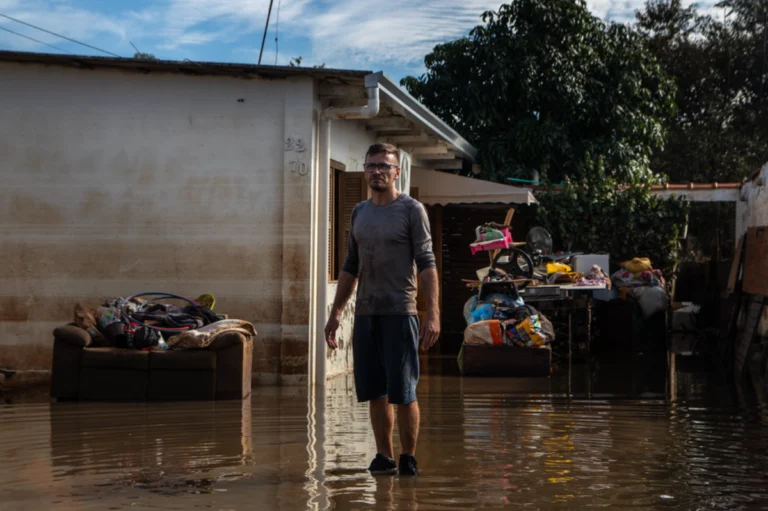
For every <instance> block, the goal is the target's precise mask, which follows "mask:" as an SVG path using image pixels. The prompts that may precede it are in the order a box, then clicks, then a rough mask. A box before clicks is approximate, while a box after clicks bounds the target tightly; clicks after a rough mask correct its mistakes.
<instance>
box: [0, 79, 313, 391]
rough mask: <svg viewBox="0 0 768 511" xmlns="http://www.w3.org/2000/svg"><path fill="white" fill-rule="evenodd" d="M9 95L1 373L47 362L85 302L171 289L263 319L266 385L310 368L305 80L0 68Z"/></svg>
mask: <svg viewBox="0 0 768 511" xmlns="http://www.w3.org/2000/svg"><path fill="white" fill-rule="evenodd" d="M0 90H2V91H3V93H2V95H0V111H2V116H1V117H0V155H2V157H1V158H0V176H2V182H3V186H2V187H0V224H2V233H3V236H2V238H0V260H2V261H3V264H2V265H0V367H12V368H19V369H30V368H42V369H48V368H50V362H51V346H52V336H51V332H52V330H53V328H54V327H56V326H58V325H61V324H63V323H66V322H69V321H72V318H73V307H74V305H75V303H77V302H80V303H82V304H83V305H86V306H91V307H95V306H98V305H99V304H100V302H101V300H102V299H103V298H105V297H109V296H118V295H119V296H126V295H129V294H131V293H137V292H142V291H167V292H171V293H177V294H181V295H186V296H189V297H192V298H194V297H196V296H197V295H199V294H200V293H212V294H214V295H215V296H216V308H215V309H216V311H218V312H222V313H228V314H229V317H231V318H242V319H247V320H249V321H252V322H253V323H254V324H255V326H256V329H257V330H258V332H259V335H258V337H257V338H256V342H255V350H254V351H255V355H254V372H255V373H256V375H257V382H258V381H259V378H261V379H262V380H263V381H265V382H267V381H271V382H277V381H280V378H281V375H283V376H287V377H288V378H289V379H290V377H292V376H295V375H299V376H298V379H301V376H300V375H301V374H306V365H307V359H306V355H307V341H308V338H309V333H308V327H307V323H308V310H309V306H308V302H309V300H308V298H309V259H310V257H309V254H310V252H309V251H310V243H309V237H310V228H309V225H310V222H309V216H310V198H311V195H310V194H311V187H310V179H309V178H308V177H307V176H302V175H299V173H296V172H291V171H292V170H294V169H292V168H291V164H290V161H292V160H295V159H296V156H297V155H298V156H301V157H303V158H305V159H307V163H308V165H310V166H311V164H312V160H311V158H312V155H313V149H314V147H313V142H312V141H313V131H312V126H313V125H312V105H313V101H314V89H313V83H312V81H311V80H310V79H308V78H295V79H290V80H241V79H236V78H229V77H191V76H184V75H178V74H165V75H163V74H147V75H143V74H138V73H128V72H119V71H93V70H74V69H69V68H62V67H55V66H51V67H43V66H38V65H22V64H0ZM287 136H290V137H294V138H302V139H303V140H304V141H305V143H306V144H307V146H308V147H307V151H306V153H304V154H303V155H302V154H299V153H296V152H294V153H291V154H289V153H288V151H287V150H286V147H285V138H286V137H287ZM310 168H311V167H310Z"/></svg>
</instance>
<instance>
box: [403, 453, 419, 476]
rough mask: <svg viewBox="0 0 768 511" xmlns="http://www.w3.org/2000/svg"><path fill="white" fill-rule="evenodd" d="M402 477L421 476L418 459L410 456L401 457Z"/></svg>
mask: <svg viewBox="0 0 768 511" xmlns="http://www.w3.org/2000/svg"><path fill="white" fill-rule="evenodd" d="M400 475H401V476H416V475H419V470H418V469H417V468H416V458H415V457H414V456H411V455H410V454H401V455H400Z"/></svg>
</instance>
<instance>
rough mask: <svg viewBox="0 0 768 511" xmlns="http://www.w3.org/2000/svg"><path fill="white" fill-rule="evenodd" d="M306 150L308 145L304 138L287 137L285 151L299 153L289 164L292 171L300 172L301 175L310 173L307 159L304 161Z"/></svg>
mask: <svg viewBox="0 0 768 511" xmlns="http://www.w3.org/2000/svg"><path fill="white" fill-rule="evenodd" d="M306 150H307V146H306V144H305V142H304V139H303V138H301V137H297V138H294V137H286V139H285V152H287V153H292V152H295V153H298V154H297V155H296V159H293V160H290V161H289V162H288V164H289V165H290V168H291V172H294V173H298V174H299V175H300V176H306V175H307V174H309V166H308V165H307V163H306V161H304V153H305V152H306Z"/></svg>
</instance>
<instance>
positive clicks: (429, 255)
mask: <svg viewBox="0 0 768 511" xmlns="http://www.w3.org/2000/svg"><path fill="white" fill-rule="evenodd" d="M410 228H411V248H412V250H413V258H414V260H415V261H416V268H417V269H418V271H419V279H420V281H421V291H422V292H423V293H424V296H425V297H426V299H427V316H426V317H425V318H424V323H423V324H422V325H421V332H419V344H420V346H421V349H422V351H427V350H428V349H429V348H431V347H432V346H434V344H435V343H436V342H437V338H438V337H439V336H440V308H439V307H438V304H437V302H438V295H439V289H438V285H437V278H438V277H437V269H436V265H435V254H434V253H433V252H432V234H431V233H430V229H429V217H427V211H426V210H425V209H424V206H422V205H421V204H418V205H417V207H415V208H413V210H411V218H410Z"/></svg>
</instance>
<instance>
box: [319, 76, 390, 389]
mask: <svg viewBox="0 0 768 511" xmlns="http://www.w3.org/2000/svg"><path fill="white" fill-rule="evenodd" d="M366 91H367V94H368V104H367V105H365V106H362V107H346V108H328V109H326V110H325V111H324V112H323V113H322V115H321V116H320V120H319V123H320V130H319V131H320V133H319V137H318V138H319V141H318V144H319V146H320V155H319V157H318V174H319V175H318V179H319V182H318V188H317V190H318V198H317V203H318V204H319V205H320V211H318V215H317V219H318V224H317V226H316V227H317V246H316V247H315V253H316V254H317V257H316V261H317V269H316V272H315V276H316V279H317V281H316V282H317V285H316V291H315V293H316V299H317V305H316V307H317V308H316V309H315V336H314V337H315V346H314V380H315V381H314V382H313V383H314V384H315V385H321V386H324V385H325V377H326V376H325V375H326V366H325V360H326V358H325V357H326V349H327V348H326V345H325V323H326V321H327V320H328V245H329V244H330V239H329V237H328V223H329V221H330V218H329V215H328V202H329V201H330V200H331V188H330V177H331V175H330V171H331V167H330V163H331V120H346V119H371V118H373V117H376V116H377V115H378V114H379V107H380V103H379V88H378V86H376V85H373V86H370V87H369V86H368V78H367V77H366Z"/></svg>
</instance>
